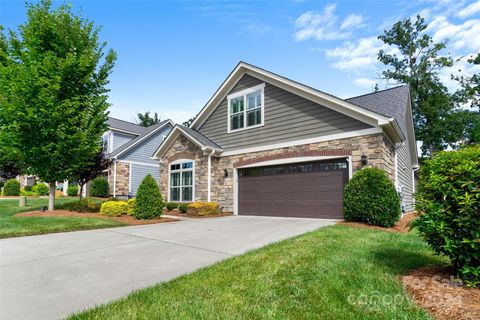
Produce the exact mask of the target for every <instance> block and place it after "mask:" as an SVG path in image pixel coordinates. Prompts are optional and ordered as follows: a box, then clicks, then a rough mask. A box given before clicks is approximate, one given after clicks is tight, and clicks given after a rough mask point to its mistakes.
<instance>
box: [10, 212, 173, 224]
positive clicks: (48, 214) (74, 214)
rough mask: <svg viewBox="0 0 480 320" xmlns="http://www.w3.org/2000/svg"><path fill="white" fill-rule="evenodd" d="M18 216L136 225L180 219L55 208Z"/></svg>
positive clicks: (18, 214)
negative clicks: (106, 214)
mask: <svg viewBox="0 0 480 320" xmlns="http://www.w3.org/2000/svg"><path fill="white" fill-rule="evenodd" d="M15 216H16V217H72V218H100V219H111V220H116V221H118V222H122V223H125V224H128V225H132V226H136V225H142V224H154V223H164V222H174V221H179V220H177V219H174V218H166V217H165V218H156V219H151V220H137V219H135V218H134V217H132V216H127V215H123V216H121V217H108V216H104V215H101V214H99V213H87V212H85V213H81V212H75V211H67V210H55V211H45V212H42V211H29V212H22V213H17V214H16V215H15Z"/></svg>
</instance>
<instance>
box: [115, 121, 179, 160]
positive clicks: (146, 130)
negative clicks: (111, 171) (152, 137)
mask: <svg viewBox="0 0 480 320" xmlns="http://www.w3.org/2000/svg"><path fill="white" fill-rule="evenodd" d="M120 121H121V120H120ZM168 121H169V120H164V121H161V122H160V123H157V124H154V125H151V126H149V127H142V128H143V132H142V133H141V134H140V135H139V136H138V137H135V138H133V139H132V140H130V141H128V142H127V143H125V144H123V145H122V146H121V147H120V148H118V149H116V150H114V151H113V152H112V153H111V154H110V156H111V157H115V156H117V155H118V154H120V153H122V152H123V151H125V149H128V148H130V146H132V145H133V144H135V143H137V142H138V141H140V140H142V139H143V138H145V136H147V135H148V134H149V133H151V132H152V131H155V130H156V129H158V128H160V127H161V126H163V125H164V124H165V123H166V122H168Z"/></svg>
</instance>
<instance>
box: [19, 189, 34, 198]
mask: <svg viewBox="0 0 480 320" xmlns="http://www.w3.org/2000/svg"><path fill="white" fill-rule="evenodd" d="M20 194H21V195H22V196H25V197H38V193H35V192H33V191H25V190H23V191H22V192H20Z"/></svg>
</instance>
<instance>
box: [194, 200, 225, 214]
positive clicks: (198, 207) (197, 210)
mask: <svg viewBox="0 0 480 320" xmlns="http://www.w3.org/2000/svg"><path fill="white" fill-rule="evenodd" d="M187 212H188V214H191V215H194V216H210V215H215V214H220V205H219V204H218V203H217V202H201V201H197V202H192V203H190V204H189V205H188V209H187Z"/></svg>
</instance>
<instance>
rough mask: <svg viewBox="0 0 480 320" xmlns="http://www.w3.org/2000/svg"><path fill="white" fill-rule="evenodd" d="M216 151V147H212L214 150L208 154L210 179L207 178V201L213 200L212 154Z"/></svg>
mask: <svg viewBox="0 0 480 320" xmlns="http://www.w3.org/2000/svg"><path fill="white" fill-rule="evenodd" d="M214 153H215V149H212V152H211V153H209V154H208V168H207V172H208V173H207V174H208V179H207V189H208V190H207V201H208V202H211V200H212V197H211V194H212V190H211V189H212V156H213V154H214Z"/></svg>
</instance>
